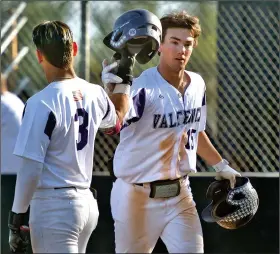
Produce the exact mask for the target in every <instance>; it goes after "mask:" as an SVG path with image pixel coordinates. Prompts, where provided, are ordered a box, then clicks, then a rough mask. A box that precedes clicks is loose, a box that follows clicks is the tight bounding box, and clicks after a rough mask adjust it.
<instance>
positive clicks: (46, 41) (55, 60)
mask: <svg viewBox="0 0 280 254" xmlns="http://www.w3.org/2000/svg"><path fill="white" fill-rule="evenodd" d="M32 37H33V42H34V44H35V45H36V47H37V49H38V50H39V51H41V52H42V54H43V55H44V57H45V58H46V59H47V61H48V62H49V63H50V64H52V65H54V66H55V67H57V68H60V69H69V67H70V66H71V63H72V48H73V34H72V31H71V30H70V28H69V26H68V25H66V24H65V23H63V22H61V21H44V22H42V23H40V24H39V25H37V26H35V27H34V29H33V32H32Z"/></svg>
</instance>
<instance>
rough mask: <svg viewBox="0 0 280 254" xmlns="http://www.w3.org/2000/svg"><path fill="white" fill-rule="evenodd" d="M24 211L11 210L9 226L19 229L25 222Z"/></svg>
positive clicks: (12, 228)
mask: <svg viewBox="0 0 280 254" xmlns="http://www.w3.org/2000/svg"><path fill="white" fill-rule="evenodd" d="M24 215H25V214H24V213H14V212H13V211H10V212H9V220H8V227H9V229H11V230H19V229H20V226H22V225H23V224H24Z"/></svg>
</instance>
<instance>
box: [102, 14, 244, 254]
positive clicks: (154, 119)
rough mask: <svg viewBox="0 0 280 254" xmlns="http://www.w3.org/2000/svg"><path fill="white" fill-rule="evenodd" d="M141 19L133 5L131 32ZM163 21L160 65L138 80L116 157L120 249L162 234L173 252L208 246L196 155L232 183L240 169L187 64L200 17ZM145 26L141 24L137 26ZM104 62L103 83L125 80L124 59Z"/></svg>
mask: <svg viewBox="0 0 280 254" xmlns="http://www.w3.org/2000/svg"><path fill="white" fill-rule="evenodd" d="M138 16H139V15H138V13H136V11H135V19H136V18H138ZM133 18H134V17H133V11H131V15H130V16H129V18H128V19H130V22H128V23H126V22H127V21H128V20H125V19H124V20H123V24H125V25H123V26H122V29H123V33H125V27H126V26H128V25H129V24H130V23H133ZM138 20H139V18H138ZM160 21H161V25H162V37H161V42H160V47H159V50H158V52H159V54H160V57H159V64H158V66H156V67H152V68H149V69H147V70H146V71H144V72H143V73H142V74H141V75H140V76H139V77H138V78H135V79H134V80H133V83H132V86H131V94H130V96H131V101H132V102H131V105H132V107H131V108H130V110H129V112H128V114H127V115H126V117H125V122H124V125H123V127H122V130H121V132H120V142H119V144H118V146H117V148H116V151H115V154H114V159H113V170H114V174H115V176H116V177H117V179H116V181H115V182H114V184H113V189H112V192H111V209H112V216H113V219H114V226H115V244H116V252H117V253H123V252H126V253H128V252H130V253H136V252H142V253H151V252H152V251H153V249H154V247H155V244H156V242H157V240H158V238H159V237H161V239H162V240H163V242H164V243H165V245H166V247H167V250H168V252H170V253H202V252H203V251H204V247H203V235H202V228H201V223H200V219H199V215H198V213H197V210H196V207H195V202H194V200H193V196H192V192H191V188H190V186H189V179H188V174H189V173H190V172H196V154H198V155H199V156H201V157H202V158H203V159H204V160H205V161H206V162H207V163H208V165H211V166H212V167H213V168H214V169H215V170H216V172H217V176H216V178H217V179H228V180H230V185H231V188H233V187H234V184H235V180H236V179H235V177H236V176H240V174H239V173H238V172H237V171H236V170H234V169H233V168H231V167H230V166H229V165H228V162H227V161H226V160H224V159H223V158H222V157H221V155H220V154H219V153H218V151H217V150H216V149H215V148H214V147H213V145H212V144H211V142H210V140H209V138H208V136H207V134H206V133H205V125H206V96H205V91H206V87H205V83H204V80H203V78H202V77H201V76H200V75H199V74H197V73H194V72H191V71H187V70H185V67H186V65H187V63H188V61H189V59H190V57H191V54H192V51H193V49H194V48H195V47H196V46H197V45H198V37H199V35H200V33H201V28H200V24H199V19H198V18H197V17H194V16H190V15H188V14H187V13H186V12H185V11H182V12H177V13H171V14H169V15H165V16H163V17H162V18H161V19H160ZM140 27H141V23H140V24H139V26H137V23H136V24H135V27H134V29H135V30H136V31H138V29H140ZM125 35H126V34H125ZM103 64H104V67H103V73H102V80H103V84H104V85H105V86H106V87H108V89H111V88H112V87H114V85H113V84H114V83H118V82H120V81H121V80H122V79H119V78H120V77H116V76H115V75H114V72H113V71H114V70H113V68H114V67H115V66H116V64H114V63H113V64H111V65H107V66H106V67H105V65H106V62H105V61H104V62H103ZM130 75H132V73H130ZM115 86H117V84H115ZM124 156H125V158H126V159H125V160H124V159H123V158H124Z"/></svg>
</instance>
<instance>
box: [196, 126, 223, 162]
mask: <svg viewBox="0 0 280 254" xmlns="http://www.w3.org/2000/svg"><path fill="white" fill-rule="evenodd" d="M197 154H198V155H199V156H200V157H201V158H202V159H203V160H205V161H206V163H207V164H208V165H210V166H213V165H216V164H217V163H219V162H220V161H221V160H222V159H223V158H222V156H221V155H220V154H219V152H218V151H217V150H216V148H215V147H214V146H213V145H212V143H211V141H210V139H209V138H208V136H207V134H206V133H205V131H202V132H199V134H198V145H197Z"/></svg>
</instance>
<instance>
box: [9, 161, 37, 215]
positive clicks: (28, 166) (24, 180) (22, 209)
mask: <svg viewBox="0 0 280 254" xmlns="http://www.w3.org/2000/svg"><path fill="white" fill-rule="evenodd" d="M22 160H23V163H22V167H21V168H20V170H19V172H18V174H17V181H16V188H15V197H14V203H13V207H12V211H13V212H14V213H26V211H27V209H28V207H29V205H30V201H31V199H32V196H33V194H34V192H35V190H36V188H37V185H38V182H39V179H40V175H41V173H42V170H43V164H42V163H40V162H37V161H33V160H29V159H25V158H23V159H22Z"/></svg>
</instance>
